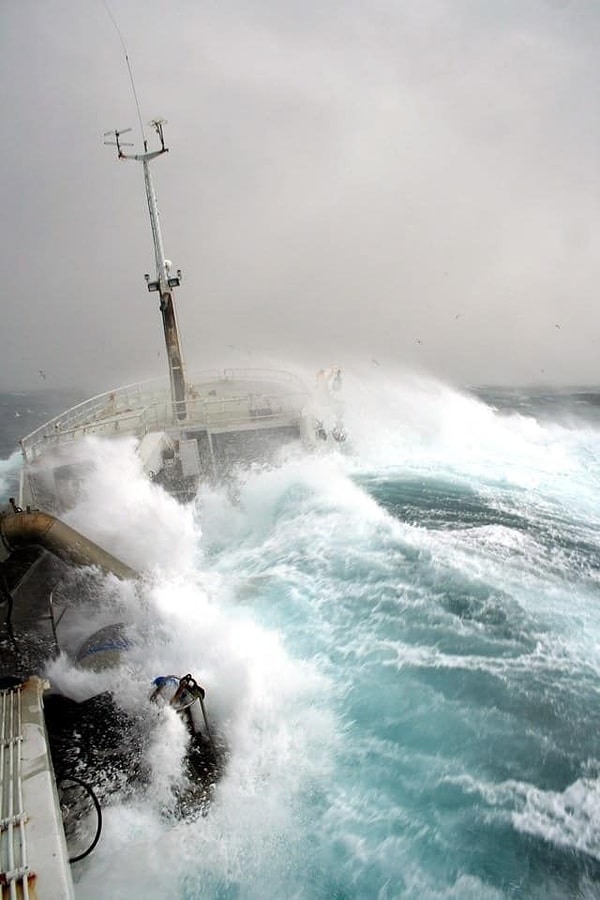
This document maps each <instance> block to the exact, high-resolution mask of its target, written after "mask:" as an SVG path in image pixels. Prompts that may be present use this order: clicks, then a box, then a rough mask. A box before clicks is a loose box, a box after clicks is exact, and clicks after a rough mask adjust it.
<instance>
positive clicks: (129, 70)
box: [102, 0, 148, 150]
mask: <svg viewBox="0 0 600 900" xmlns="http://www.w3.org/2000/svg"><path fill="white" fill-rule="evenodd" d="M102 5H103V6H104V9H105V10H106V12H107V13H108V15H109V18H110V21H111V22H112V23H113V25H114V26H115V30H116V32H117V34H118V35H119V40H120V42H121V47H122V48H123V53H124V54H125V62H126V63H127V71H128V72H129V80H130V82H131V90H132V91H133V99H134V100H135V106H136V109H137V116H138V122H139V123H140V131H141V133H142V143H143V145H144V150H147V149H148V143H147V141H146V134H145V132H144V123H143V121H142V111H141V109H140V101H139V100H138V95H137V91H136V89H135V81H134V80H133V72H132V69H131V63H130V62H129V54H128V52H127V47H126V45H125V41H124V40H123V35H122V34H121V29H120V28H119V26H118V25H117V20H116V19H115V17H114V16H113V14H112V12H111V11H110V7H109V5H108V3H107V2H106V0H102Z"/></svg>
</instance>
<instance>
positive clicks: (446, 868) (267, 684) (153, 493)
mask: <svg viewBox="0 0 600 900" xmlns="http://www.w3.org/2000/svg"><path fill="white" fill-rule="evenodd" d="M63 399H65V398H62V397H61V396H60V395H58V394H56V393H54V394H49V393H46V394H38V395H25V394H21V395H15V394H10V395H9V394H3V395H0V403H1V404H2V406H1V409H2V425H1V431H0V442H1V443H0V455H2V457H3V459H2V461H0V494H1V495H2V497H3V499H6V498H7V497H8V496H9V495H10V492H11V491H14V479H15V478H16V477H17V475H18V469H19V465H20V461H19V455H18V452H15V449H16V445H15V441H16V432H15V427H16V426H15V420H17V422H18V421H19V419H22V420H23V425H24V426H30V427H33V426H34V425H35V424H37V422H38V420H39V417H40V416H41V412H42V411H44V415H43V416H42V418H46V417H47V416H46V411H47V414H48V415H50V414H52V413H54V412H58V411H60V409H61V407H62V406H64V405H68V403H62V400H63ZM68 402H69V403H70V402H73V398H72V397H69V398H68ZM345 405H346V426H347V429H348V433H349V439H348V441H347V442H346V444H345V445H343V446H340V447H335V448H333V449H331V450H326V449H322V450H321V451H319V452H316V453H312V454H307V453H304V452H301V451H300V450H298V451H297V452H294V453H290V454H289V455H288V456H287V457H285V458H282V460H281V464H280V465H279V466H278V467H276V468H273V469H271V470H261V469H255V470H253V471H251V472H247V473H245V474H244V475H242V476H241V477H240V483H239V487H238V491H237V493H236V496H235V498H232V496H231V492H227V491H226V490H219V489H214V488H213V489H209V488H204V489H202V490H201V491H200V492H199V495H198V497H197V498H196V500H195V502H194V503H191V504H188V505H186V506H181V505H178V504H177V503H176V502H175V501H174V500H173V499H172V498H170V497H169V496H167V495H166V494H164V493H163V492H162V491H161V489H160V488H158V487H157V486H156V485H153V484H150V483H148V482H146V481H145V480H144V479H143V478H142V476H141V474H140V471H139V466H138V463H137V460H136V457H135V447H134V444H133V442H131V441H127V440H125V441H123V442H121V443H119V444H116V445H114V444H111V445H106V444H102V443H94V442H92V444H91V448H92V449H93V452H94V454H95V458H96V468H95V470H94V472H93V473H92V474H91V475H90V477H89V482H88V483H87V484H86V487H85V491H84V494H83V495H82V497H81V500H80V502H79V504H78V506H77V507H76V508H75V509H74V510H73V511H72V512H70V513H69V515H68V521H69V522H70V524H72V525H74V526H75V527H77V528H79V529H80V530H82V531H83V532H84V533H86V534H88V535H89V536H90V537H91V538H93V539H94V540H96V541H98V542H100V543H101V544H103V545H104V546H105V547H106V548H107V549H109V550H111V551H112V552H113V553H115V554H116V555H118V556H121V557H122V558H123V559H124V560H125V561H126V562H128V563H130V564H131V565H133V566H136V567H138V568H140V569H143V570H144V571H145V572H146V573H147V576H146V579H145V582H144V585H143V587H142V589H141V591H140V592H138V593H135V592H132V590H131V588H122V589H121V588H118V587H116V586H115V585H114V584H112V585H110V586H109V587H110V595H111V599H110V602H107V603H102V604H99V605H98V610H97V616H96V619H97V622H96V624H102V622H103V621H110V617H111V615H114V608H115V604H116V606H119V608H120V609H121V608H126V609H127V614H128V616H129V619H130V621H131V623H132V624H133V625H134V626H138V627H139V629H140V631H141V632H143V634H144V636H145V637H144V641H143V642H142V643H141V644H140V645H139V647H138V648H137V649H135V650H134V651H133V652H132V654H131V658H130V660H129V662H128V664H127V667H126V670H125V671H124V672H117V673H113V674H111V675H106V676H102V677H104V678H108V679H109V680H110V679H112V681H111V682H110V685H109V686H111V687H112V688H113V689H114V690H115V691H116V693H117V695H118V696H120V697H121V698H122V700H123V703H124V705H127V704H128V703H130V704H133V703H136V702H139V703H142V702H143V698H144V697H145V696H147V693H148V686H149V684H150V681H151V679H152V678H153V677H154V676H155V675H157V674H165V673H167V672H171V671H173V672H175V673H176V674H184V673H185V672H187V671H190V672H192V673H194V674H195V675H196V676H197V678H198V680H199V681H200V682H201V683H202V684H203V685H204V686H205V688H206V692H207V693H206V703H207V710H208V713H209V716H210V718H211V722H212V724H213V727H214V728H215V730H216V731H217V732H218V733H219V734H220V735H222V737H223V739H224V740H225V741H226V742H227V745H228V748H229V756H228V762H227V766H226V770H225V773H224V776H223V778H222V779H221V780H220V782H219V783H218V784H217V785H216V788H215V794H214V799H213V803H212V805H211V808H210V810H209V812H208V814H207V815H206V816H204V817H203V816H199V817H197V818H196V819H194V820H191V821H178V820H177V819H176V818H175V817H174V816H173V815H172V813H171V812H170V810H171V807H170V805H169V798H170V797H171V792H172V789H173V786H174V784H176V783H177V780H178V778H179V777H180V769H181V760H182V756H183V752H184V742H185V735H184V733H183V729H182V726H181V723H180V722H179V720H178V719H177V717H176V716H175V715H174V714H173V715H169V711H165V713H164V718H163V719H162V720H161V721H160V722H159V723H158V726H157V729H156V732H155V737H154V738H153V740H152V741H151V742H150V745H149V746H148V748H147V756H148V760H149V764H150V765H151V768H152V773H153V776H152V782H151V785H150V787H149V789H148V790H145V791H140V792H139V794H137V795H135V796H134V797H124V798H122V799H119V798H117V799H116V800H115V802H114V803H113V804H112V805H111V806H110V807H108V808H107V809H106V810H105V816H104V828H103V833H102V837H101V840H100V842H99V844H98V846H97V848H96V849H95V851H94V852H93V853H92V855H91V856H90V857H88V858H87V859H86V860H84V861H82V862H81V863H78V864H76V865H75V866H74V868H73V874H74V878H75V882H76V895H77V897H78V898H106V897H111V898H128V900H129V898H138V897H139V898H145V900H153V898H157V900H158V898H160V900H171V898H173V900H180V898H181V900H184V898H185V900H192V898H219V900H259V898H298V900H300V898H302V900H317V898H320V900H351V898H352V900H354V898H378V900H392V898H414V900H425V898H431V900H434V898H435V900H441V898H456V900H466V898H473V900H480V898H482V900H501V898H539V900H546V898H600V392H599V393H598V394H596V393H595V392H594V390H593V389H590V390H581V391H546V392H532V391H517V390H505V391H501V390H491V389H490V390H480V391H477V392H474V391H472V392H467V391H458V390H456V389H454V388H451V387H448V386H445V385H443V384H440V383H438V382H434V381H427V380H425V379H422V378H417V377H410V376H405V377H402V378H400V377H394V378H392V377H390V378H386V377H385V376H384V375H381V374H380V373H379V372H377V373H376V374H372V375H371V376H369V377H368V378H364V377H361V378H355V379H354V380H353V379H352V378H349V379H348V381H347V383H346V389H345ZM27 410H29V412H27ZM17 412H18V413H20V415H19V416H16V415H15V413H17ZM38 414H39V415H38ZM36 417H37V418H36ZM28 430H30V429H29V427H24V428H23V429H22V430H21V431H20V433H21V434H23V433H25V432H26V431H28ZM118 591H122V593H121V594H120V595H119V596H118V597H117V599H116V600H115V592H117V593H118ZM86 624H89V623H86ZM49 676H50V678H51V680H52V682H53V683H54V684H55V685H57V686H58V687H59V688H61V689H63V690H67V691H69V692H70V693H71V694H72V695H73V696H83V695H85V694H86V692H88V693H89V692H90V691H92V690H93V689H94V688H97V687H98V686H99V682H98V681H95V680H94V679H98V678H100V677H101V676H92V675H90V674H89V673H87V674H82V673H81V672H77V671H76V670H75V669H74V668H73V667H72V665H71V663H70V662H69V660H68V658H67V657H66V656H64V657H61V658H60V659H59V660H58V661H57V662H55V663H53V664H52V665H51V667H50V670H49ZM102 686H105V685H104V684H103V685H102Z"/></svg>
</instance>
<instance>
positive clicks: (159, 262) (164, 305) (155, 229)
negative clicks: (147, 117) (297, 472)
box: [105, 119, 186, 419]
mask: <svg viewBox="0 0 600 900" xmlns="http://www.w3.org/2000/svg"><path fill="white" fill-rule="evenodd" d="M150 124H151V125H152V127H153V128H154V130H155V131H156V133H157V135H158V137H159V138H160V150H152V151H149V150H148V142H147V141H146V140H144V152H143V153H123V149H122V148H123V147H132V146H133V144H128V143H124V142H123V141H121V140H120V138H121V135H123V134H126V133H127V132H128V131H131V128H125V129H124V130H123V131H111V132H107V134H111V135H113V136H114V138H115V140H114V141H105V143H106V144H114V145H116V147H117V154H118V156H119V159H134V160H136V161H137V162H141V164H142V166H143V169H144V183H145V185H146V198H147V200H148V212H149V213H150V226H151V228H152V241H153V243H154V258H155V261H156V278H155V279H154V280H153V281H152V280H151V279H150V276H149V275H145V276H144V277H145V279H146V283H147V285H148V290H149V291H157V292H158V293H159V294H160V311H161V314H162V320H163V328H164V332H165V344H166V347H167V360H168V363H169V378H170V381H171V398H172V401H173V410H174V414H175V417H176V418H177V419H185V417H186V403H185V374H184V371H183V356H182V353H181V345H180V342H179V332H178V329H177V319H176V317H175V303H174V300H173V289H174V288H176V287H179V285H180V284H181V269H177V272H176V274H173V273H172V266H171V262H170V261H169V260H168V259H167V258H166V257H165V251H164V246H163V239H162V234H161V231H160V219H159V215H158V205H157V202H156V193H155V192H154V185H153V184H152V176H151V175H150V162H151V161H152V160H153V159H156V157H157V156H162V154H163V153H168V152H169V149H168V147H165V140H164V135H163V125H164V124H166V123H165V121H164V120H163V119H155V120H154V121H153V122H151V123H150Z"/></svg>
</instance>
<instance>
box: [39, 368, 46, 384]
mask: <svg viewBox="0 0 600 900" xmlns="http://www.w3.org/2000/svg"><path fill="white" fill-rule="evenodd" d="M40 375H41V377H42V378H43V379H44V381H45V380H46V373H45V372H44V371H43V370H42V369H40Z"/></svg>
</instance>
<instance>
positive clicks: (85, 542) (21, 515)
mask: <svg viewBox="0 0 600 900" xmlns="http://www.w3.org/2000/svg"><path fill="white" fill-rule="evenodd" d="M0 539H1V540H2V541H3V543H4V545H5V546H6V548H7V549H8V550H12V549H13V548H16V547H23V546H28V545H31V544H38V545H41V546H42V547H44V549H45V550H48V551H49V552H50V553H53V554H54V556H58V557H59V558H60V559H62V560H64V561H65V562H67V563H70V564H71V565H75V566H99V568H101V569H102V570H103V571H104V572H110V573H112V574H113V575H116V576H117V578H121V579H123V580H127V579H133V578H139V577H140V575H139V572H136V571H135V569H131V568H130V567H129V566H128V565H126V564H125V563H123V562H121V560H120V559H117V557H116V556H113V555H112V554H111V553H107V551H106V550H103V549H102V547H99V546H98V544H95V543H94V542H93V541H90V540H89V538H86V537H85V536H84V535H83V534H80V533H79V532H78V531H75V529H74V528H71V527H70V526H69V525H67V524H66V523H65V522H61V520H60V519H57V518H55V517H54V516H51V515H50V514H49V513H45V512H42V511H41V510H38V509H36V510H31V511H30V510H27V511H17V512H4V513H0Z"/></svg>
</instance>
